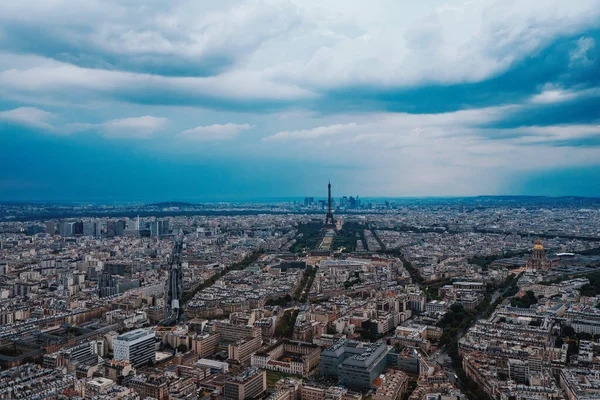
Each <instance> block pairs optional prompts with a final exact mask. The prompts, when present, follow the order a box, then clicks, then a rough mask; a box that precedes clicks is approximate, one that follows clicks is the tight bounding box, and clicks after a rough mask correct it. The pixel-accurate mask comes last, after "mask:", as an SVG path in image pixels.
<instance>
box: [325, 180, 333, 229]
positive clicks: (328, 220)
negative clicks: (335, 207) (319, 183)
mask: <svg viewBox="0 0 600 400" xmlns="http://www.w3.org/2000/svg"><path fill="white" fill-rule="evenodd" d="M325 225H334V222H333V213H332V212H331V181H330V182H329V184H327V216H326V217H325Z"/></svg>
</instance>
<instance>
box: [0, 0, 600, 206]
mask: <svg viewBox="0 0 600 400" xmlns="http://www.w3.org/2000/svg"><path fill="white" fill-rule="evenodd" d="M417 3H418V4H417ZM0 143H1V146H0V200H28V199H31V200H42V199H43V200H55V199H60V200H218V199H220V198H226V199H234V198H239V199H248V198H264V197H287V196H304V195H319V194H320V193H321V192H323V188H324V187H325V185H326V181H327V180H328V179H331V180H332V182H333V184H334V195H342V194H359V195H362V196H365V197H366V196H390V197H394V196H468V195H480V194H490V195H493V194H536V195H539V194H542V195H584V196H600V183H599V182H600V0H578V1H575V2H573V1H555V0H546V1H522V0H520V1H516V0H498V1H493V0H488V1H483V0H471V1H464V0H463V1H443V0H425V1H419V2H414V1H399V0H393V1H392V0H377V1H370V2H364V1H358V0H345V1H340V0H319V1H317V0H302V1H300V0H297V1H292V0H288V1H254V0H251V1H233V0H224V1H218V2H208V1H177V0H176V1H170V2H165V1H162V0H161V1H159V0H151V1H140V0H133V1H132V0H128V1H126V0H97V1H94V0H90V1H74V0H71V1H66V0H46V1H44V2H39V1H33V0H23V1H19V2H2V3H0Z"/></svg>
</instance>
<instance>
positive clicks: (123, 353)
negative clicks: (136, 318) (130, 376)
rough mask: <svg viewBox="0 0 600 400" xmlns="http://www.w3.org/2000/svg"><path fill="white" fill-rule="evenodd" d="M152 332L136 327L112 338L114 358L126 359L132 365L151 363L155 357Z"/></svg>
mask: <svg viewBox="0 0 600 400" xmlns="http://www.w3.org/2000/svg"><path fill="white" fill-rule="evenodd" d="M154 338H155V335H154V332H152V331H150V330H147V329H136V330H134V331H131V332H127V333H124V334H123V335H119V336H117V337H116V338H115V340H114V353H115V357H114V359H115V360H118V361H128V362H129V363H131V365H133V366H134V367H139V366H140V365H144V364H147V363H153V362H154V359H155V357H156V350H155V347H154Z"/></svg>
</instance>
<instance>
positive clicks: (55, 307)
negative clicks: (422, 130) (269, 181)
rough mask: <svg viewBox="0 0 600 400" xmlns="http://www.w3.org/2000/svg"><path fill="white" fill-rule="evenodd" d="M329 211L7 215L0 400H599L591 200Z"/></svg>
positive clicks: (322, 205)
mask: <svg viewBox="0 0 600 400" xmlns="http://www.w3.org/2000/svg"><path fill="white" fill-rule="evenodd" d="M329 196H330V197H325V198H324V200H323V199H315V198H312V197H307V198H305V199H302V200H298V201H294V202H284V203H277V204H275V203H272V204H250V203H244V204H237V203H219V204H203V205H200V204H196V205H194V204H190V203H159V204H151V205H133V206H132V205H129V206H98V205H89V204H88V205H50V204H46V205H43V204H21V203H4V204H2V205H1V206H0V209H1V210H2V212H1V214H0V215H1V218H2V222H0V273H1V275H0V278H1V285H0V302H1V309H0V318H1V321H2V325H1V326H0V339H1V345H0V367H1V368H2V370H1V371H0V398H10V399H132V400H133V399H147V398H153V399H158V400H167V399H173V400H175V399H190V400H192V399H194V400H195V399H220V398H222V399H228V400H229V399H236V400H237V399H239V400H244V399H269V400H298V399H299V400H304V399H307V400H321V399H323V400H324V399H340V400H346V399H373V400H399V399H411V400H417V399H419V400H420V399H423V400H431V399H443V400H453V399H456V400H462V399H486V398H487V399H593V398H599V397H600V375H599V374H598V372H597V371H598V370H600V361H599V360H600V345H599V344H598V342H597V341H598V339H600V228H599V227H600V207H599V205H600V204H599V203H598V202H597V201H596V200H595V199H587V198H579V199H573V198H570V199H564V198H527V197H522V198H520V197H498V198H495V197H484V198H461V199H397V200H393V199H389V200H381V201H376V200H373V201H366V200H362V199H360V198H359V197H358V196H355V197H352V196H343V197H339V198H333V197H331V186H329ZM153 214H155V215H153ZM127 215H129V216H127Z"/></svg>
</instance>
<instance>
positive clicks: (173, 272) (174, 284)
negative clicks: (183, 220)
mask: <svg viewBox="0 0 600 400" xmlns="http://www.w3.org/2000/svg"><path fill="white" fill-rule="evenodd" d="M173 242H174V243H173V249H172V250H171V255H170V257H169V265H168V273H169V275H168V277H167V282H166V284H165V319H164V320H162V321H161V322H160V325H163V326H166V325H173V324H176V323H180V322H183V321H184V320H185V314H184V312H183V304H182V302H181V297H182V296H183V269H182V267H181V257H182V253H183V247H184V244H183V236H182V235H180V236H177V237H174V238H173Z"/></svg>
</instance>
